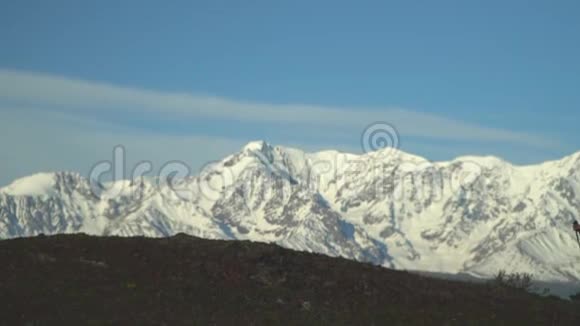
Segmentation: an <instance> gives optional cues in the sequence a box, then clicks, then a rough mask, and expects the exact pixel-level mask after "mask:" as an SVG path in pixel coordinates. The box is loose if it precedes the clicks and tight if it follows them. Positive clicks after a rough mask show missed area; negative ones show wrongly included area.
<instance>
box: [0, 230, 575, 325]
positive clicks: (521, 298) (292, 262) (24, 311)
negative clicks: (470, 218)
mask: <svg viewBox="0 0 580 326" xmlns="http://www.w3.org/2000/svg"><path fill="white" fill-rule="evenodd" d="M0 262H1V267H0V323H2V324H5V325H53V324H64V322H66V324H71V325H74V324H79V325H86V324H88V325H91V324H92V325H103V324H118V325H129V324H131V325H163V324H166V325H178V324H183V325H277V324H285V325H324V324H333V325H579V324H580V306H579V305H578V304H576V303H573V302H568V301H564V300H559V299H555V298H541V297H538V296H534V295H531V294H527V293H523V292H518V291H514V290H510V289H506V288H498V287H492V286H489V285H482V284H470V283H461V282H454V281H445V280H439V279H432V278H428V277H423V276H418V275H415V274H410V273H406V272H398V271H393V270H388V269H384V268H381V267H374V266H370V265H366V264H361V263H357V262H352V261H348V260H344V259H337V258H330V257H326V256H321V255H315V254H309V253H300V252H294V251H290V250H286V249H282V248H280V247H277V246H274V245H268V244H261V243H250V242H238V241H236V242H234V241H232V242H228V241H213V240H203V239H197V238H193V237H189V236H185V235H178V236H175V237H172V238H167V239H147V238H111V237H90V236H86V235H62V236H54V237H36V238H27V239H15V240H4V241H0Z"/></svg>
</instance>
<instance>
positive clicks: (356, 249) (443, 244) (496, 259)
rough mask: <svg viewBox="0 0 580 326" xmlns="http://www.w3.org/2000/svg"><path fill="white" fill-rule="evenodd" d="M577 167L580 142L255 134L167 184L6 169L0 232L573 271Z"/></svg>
mask: <svg viewBox="0 0 580 326" xmlns="http://www.w3.org/2000/svg"><path fill="white" fill-rule="evenodd" d="M579 168H580V153H576V154H574V155H571V156H568V157H565V158H563V159H562V160H558V161H551V162H546V163H543V164H537V165H528V166H517V165H513V164H510V163H508V162H506V161H503V160H501V159H499V158H495V157H476V156H468V157H459V158H457V159H454V160H452V161H449V162H429V161H428V160H426V159H424V158H422V157H419V156H415V155H411V154H407V153H404V152H402V151H398V150H391V149H389V150H384V151H381V150H379V151H376V152H372V153H366V154H358V155H357V154H348V153H341V152H338V151H332V150H329V151H321V152H315V153H307V152H304V151H301V150H299V149H294V148H286V147H280V146H273V145H270V144H268V143H266V142H263V141H256V142H251V143H249V144H247V145H246V146H244V147H243V148H242V149H241V150H240V151H239V152H238V153H234V154H232V155H229V156H228V157H226V158H224V159H223V160H222V161H220V162H218V163H216V164H213V165H211V166H210V167H208V168H207V169H206V170H204V171H202V173H201V174H200V175H199V176H192V177H190V178H186V179H183V180H178V181H175V180H173V181H174V182H160V181H164V180H158V179H155V178H152V179H139V180H121V181H116V182H113V183H107V184H103V185H101V186H102V187H101V188H102V189H101V188H98V187H95V185H92V184H91V183H90V182H89V180H87V179H86V178H84V177H83V176H81V175H79V174H76V173H66V172H59V173H42V174H38V175H34V176H31V177H27V178H23V179H19V180H16V181H15V182H13V183H12V184H10V185H9V186H7V187H4V188H1V189H0V237H1V238H12V237H21V236H31V235H35V234H39V233H45V234H53V233H71V232H86V233H90V234H97V235H123V236H131V235H146V236H155V237H158V236H168V235H172V234H175V233H177V232H185V233H189V234H192V235H196V236H200V237H205V238H220V239H251V240H255V241H267V242H276V243H278V244H280V245H282V246H286V247H288V248H293V249H298V250H308V251H314V252H319V253H324V254H328V255H333V256H344V257H347V258H351V259H357V260H363V261H371V262H373V263H376V264H381V265H385V266H391V267H395V268H405V269H411V270H426V271H433V272H446V273H457V272H463V273H470V274H473V275H491V274H493V273H495V272H496V271H497V270H499V269H508V270H517V271H526V272H532V273H534V274H536V275H537V277H538V278H540V279H544V280H546V281H554V280H557V281H562V280H565V281H569V280H580V270H578V269H577V268H575V265H576V262H577V261H578V259H580V251H578V248H577V244H576V239H575V238H574V234H573V233H572V232H571V229H570V225H571V221H572V220H573V219H575V218H576V217H577V216H578V215H579V214H580V196H579V195H578V194H580V173H579V172H578V171H579ZM95 189H101V190H99V192H98V193H95Z"/></svg>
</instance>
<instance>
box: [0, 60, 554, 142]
mask: <svg viewBox="0 0 580 326" xmlns="http://www.w3.org/2000/svg"><path fill="white" fill-rule="evenodd" d="M1 99H5V100H9V101H11V102H21V103H26V104H31V105H34V106H35V107H42V108H43V109H44V110H54V109H59V110H62V109H67V110H69V112H79V113H81V112H83V111H84V112H94V111H95V110H115V111H117V112H119V111H123V112H135V113H143V112H148V113H154V114H160V115H163V116H165V117H170V118H200V117H210V118H217V119H224V120H235V121H241V122H244V121H245V122H252V123H256V122H257V123H285V124H297V125H302V126H310V127H312V126H314V127H320V128H327V129H333V130H334V132H337V130H338V131H339V130H346V129H348V130H352V129H356V130H361V131H362V128H364V127H365V126H366V125H368V124H371V123H373V122H375V121H387V122H389V123H390V124H392V125H394V126H396V128H397V129H398V130H399V133H400V134H401V135H402V137H426V138H431V139H454V140H466V141H491V142H508V143H512V144H520V145H526V146H531V147H536V148H551V147H553V146H555V145H556V144H557V142H556V141H554V140H552V139H547V138H546V137H543V136H541V135H535V134H528V133H521V132H514V131H510V130H505V129H498V128H488V127H483V126H478V125H475V124H471V123H466V122H462V121H457V120H453V119H449V118H446V117H441V116H437V115H433V114H426V113H421V112H416V111H411V110H406V109H401V108H385V109H381V110H369V109H365V108H350V109H337V108H332V107H322V106H310V105H290V104H288V105H275V104H264V103H251V102H243V101H234V100H229V99H224V98H219V97H210V96H201V95H193V94H187V93H179V92H160V91H154V90H146V89H139V88H131V87H124V86H117V85H111V84H107V83H101V82H93V81H86V80H78V79H71V78H66V77H61V76H54V75H46V74H37V73H29V72H22V71H13V70H0V100H1ZM321 130H325V129H321ZM329 131H330V130H329Z"/></svg>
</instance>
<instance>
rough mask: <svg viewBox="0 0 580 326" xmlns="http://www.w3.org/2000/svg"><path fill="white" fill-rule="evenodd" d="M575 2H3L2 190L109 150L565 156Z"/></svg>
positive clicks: (575, 50) (159, 154) (576, 29)
mask: <svg viewBox="0 0 580 326" xmlns="http://www.w3.org/2000/svg"><path fill="white" fill-rule="evenodd" d="M578 17H580V2H578V1H565V0H564V1H533V0H532V1H530V0H528V1H519V0H516V1H505V0H504V1H491V0H490V1H429V2H427V1H423V2H420V1H408V0H407V1H381V2H379V1H377V2H365V1H362V2H354V1H349V2H346V1H345V2H342V1H286V2H282V1H244V2H241V1H172V2H171V3H165V2H161V1H157V2H153V1H143V0H142V1H93V2H84V1H83V2H81V1H58V0H55V1H4V2H2V3H1V4H0V117H2V119H1V121H0V130H2V131H1V132H0V139H1V140H0V146H2V147H3V148H8V150H3V151H2V154H0V161H1V162H2V163H1V164H2V172H0V185H1V184H5V183H7V182H9V181H10V180H12V179H14V178H17V177H20V176H23V175H26V174H30V173H33V172H36V171H47V170H60V169H71V170H77V171H81V172H83V173H84V172H85V171H87V170H88V169H89V168H90V166H92V164H94V163H96V162H98V161H99V160H105V159H109V157H110V153H111V152H112V148H113V146H114V145H115V144H123V145H125V146H126V147H127V150H128V155H129V156H130V157H131V159H132V160H134V161H138V160H144V159H147V160H154V161H157V162H164V161H168V160H175V159H179V160H184V161H187V162H191V164H192V166H194V167H196V166H199V165H200V164H203V162H205V161H208V160H212V159H217V158H220V157H222V156H224V155H226V154H228V153H230V152H232V151H235V150H237V149H238V148H239V147H240V146H243V144H244V143H246V142H248V141H250V140H254V139H265V140H267V141H269V142H271V143H273V144H280V145H290V146H296V147H301V148H304V149H306V150H318V149H323V148H336V149H341V150H345V151H353V152H357V151H360V150H361V149H360V145H359V141H360V134H361V133H362V132H363V130H364V128H365V126H366V125H368V124H372V123H373V122H375V121H387V122H389V123H391V124H393V125H394V126H395V127H396V128H397V129H398V130H399V133H400V137H401V140H400V144H401V149H402V150H404V151H407V152H412V153H414V154H418V155H422V156H424V157H427V158H429V159H431V160H447V159H452V158H454V157H456V156H460V155H474V154H475V155H496V156H500V157H502V158H504V159H506V160H509V161H512V162H515V163H519V164H527V163H534V162H540V161H544V160H548V159H556V158H559V157H562V156H565V155H568V154H571V153H573V152H576V151H578V150H579V143H578V139H579V136H580V131H578V130H580V129H579V128H577V123H578V121H580V110H579V108H580V91H579V90H578V87H579V86H578V85H580V42H579V38H578V35H579V33H580V19H578Z"/></svg>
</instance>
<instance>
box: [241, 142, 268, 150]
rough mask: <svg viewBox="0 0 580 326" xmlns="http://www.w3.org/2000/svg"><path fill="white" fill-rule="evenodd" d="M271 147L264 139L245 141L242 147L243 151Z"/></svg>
mask: <svg viewBox="0 0 580 326" xmlns="http://www.w3.org/2000/svg"><path fill="white" fill-rule="evenodd" d="M268 147H271V146H270V144H268V143H267V142H266V141H264V140H254V141H251V142H249V143H247V144H246V145H245V146H244V147H243V151H244V152H245V151H260V152H261V151H263V150H264V149H265V148H268Z"/></svg>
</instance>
